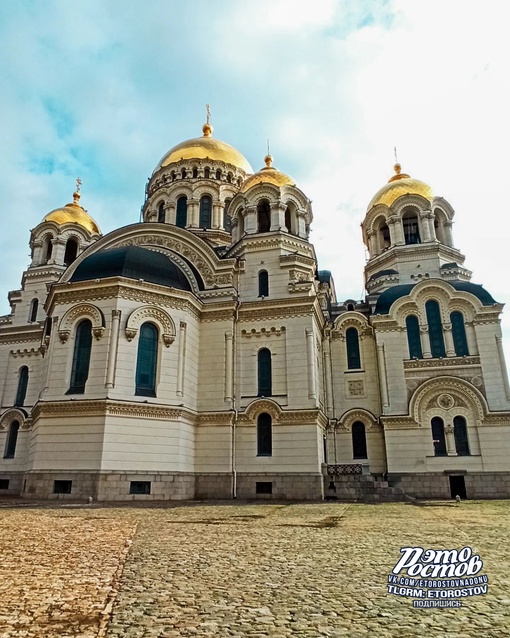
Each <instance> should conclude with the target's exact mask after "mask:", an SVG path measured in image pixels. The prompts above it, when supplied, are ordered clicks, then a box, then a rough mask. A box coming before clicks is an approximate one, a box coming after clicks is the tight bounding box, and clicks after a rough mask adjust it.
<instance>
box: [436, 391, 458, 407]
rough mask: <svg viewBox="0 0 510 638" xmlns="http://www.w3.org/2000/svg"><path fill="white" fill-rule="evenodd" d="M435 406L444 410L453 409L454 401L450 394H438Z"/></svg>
mask: <svg viewBox="0 0 510 638" xmlns="http://www.w3.org/2000/svg"><path fill="white" fill-rule="evenodd" d="M437 404H438V405H439V407H441V408H443V409H444V410H449V409H450V408H453V406H454V404H455V401H454V399H453V397H452V396H451V395H450V394H440V395H439V397H438V398H437Z"/></svg>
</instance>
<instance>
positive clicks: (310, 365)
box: [305, 328, 317, 399]
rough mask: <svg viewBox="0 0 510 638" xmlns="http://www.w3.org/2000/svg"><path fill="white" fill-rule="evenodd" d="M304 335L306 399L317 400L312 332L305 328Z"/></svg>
mask: <svg viewBox="0 0 510 638" xmlns="http://www.w3.org/2000/svg"><path fill="white" fill-rule="evenodd" d="M305 334H306V363H307V372H308V398H309V399H315V398H317V391H316V388H315V361H314V356H313V355H314V352H313V330H310V329H309V328H307V329H306V330H305Z"/></svg>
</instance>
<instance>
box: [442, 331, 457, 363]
mask: <svg viewBox="0 0 510 638" xmlns="http://www.w3.org/2000/svg"><path fill="white" fill-rule="evenodd" d="M443 334H444V345H445V347H446V356H447V357H454V356H455V354H456V353H455V344H454V343H453V333H452V324H451V323H443Z"/></svg>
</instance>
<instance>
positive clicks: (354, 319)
mask: <svg viewBox="0 0 510 638" xmlns="http://www.w3.org/2000/svg"><path fill="white" fill-rule="evenodd" d="M348 328H356V330H357V331H358V334H359V337H360V339H362V338H363V337H366V336H369V335H371V334H372V328H371V327H370V325H369V323H368V321H367V318H366V317H365V315H362V314H361V313H360V312H357V311H356V310H348V311H347V312H344V313H343V314H342V315H340V316H339V317H338V319H337V320H336V321H335V326H334V331H335V332H337V333H338V334H339V335H340V337H341V338H342V339H345V333H346V331H347V329H348Z"/></svg>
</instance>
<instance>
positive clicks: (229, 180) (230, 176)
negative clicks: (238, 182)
mask: <svg viewBox="0 0 510 638" xmlns="http://www.w3.org/2000/svg"><path fill="white" fill-rule="evenodd" d="M227 182H228V183H229V184H232V173H228V174H227Z"/></svg>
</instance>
